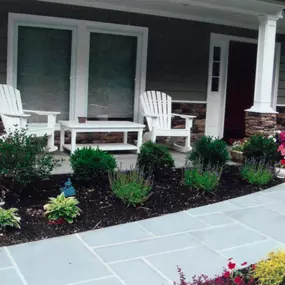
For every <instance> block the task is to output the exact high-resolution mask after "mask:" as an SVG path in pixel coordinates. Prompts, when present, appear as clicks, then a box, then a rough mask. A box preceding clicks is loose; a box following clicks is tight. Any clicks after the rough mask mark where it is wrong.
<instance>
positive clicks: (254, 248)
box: [220, 240, 285, 264]
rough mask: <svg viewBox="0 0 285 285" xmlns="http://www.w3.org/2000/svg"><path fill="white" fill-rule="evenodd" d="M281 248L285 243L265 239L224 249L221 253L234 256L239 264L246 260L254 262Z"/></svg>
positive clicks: (229, 256)
mask: <svg viewBox="0 0 285 285" xmlns="http://www.w3.org/2000/svg"><path fill="white" fill-rule="evenodd" d="M280 248H285V246H284V244H282V243H279V242H277V241H274V240H264V241H261V242H256V243H254V244H249V245H246V246H240V247H236V248H233V249H228V250H222V251H221V252H220V253H221V254H223V255H225V256H226V257H227V258H232V257H233V256H234V259H235V261H236V262H237V263H238V264H241V263H243V262H245V261H246V262H247V263H248V264H253V263H255V262H257V261H259V260H261V259H262V258H264V257H265V256H266V255H267V254H268V253H269V252H270V251H272V250H277V249H280Z"/></svg>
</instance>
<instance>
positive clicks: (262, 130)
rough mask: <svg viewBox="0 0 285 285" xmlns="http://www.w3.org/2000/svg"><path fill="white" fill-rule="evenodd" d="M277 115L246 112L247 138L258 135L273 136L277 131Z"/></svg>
mask: <svg viewBox="0 0 285 285" xmlns="http://www.w3.org/2000/svg"><path fill="white" fill-rule="evenodd" d="M276 115H277V114H265V113H254V112H245V137H250V136H252V135H256V134H265V135H270V134H272V131H274V130H275V129H276Z"/></svg>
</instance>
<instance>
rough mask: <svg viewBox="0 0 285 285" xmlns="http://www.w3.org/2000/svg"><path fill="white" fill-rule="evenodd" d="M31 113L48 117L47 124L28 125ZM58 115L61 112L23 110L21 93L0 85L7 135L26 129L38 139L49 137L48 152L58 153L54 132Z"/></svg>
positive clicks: (0, 112) (3, 120)
mask: <svg viewBox="0 0 285 285" xmlns="http://www.w3.org/2000/svg"><path fill="white" fill-rule="evenodd" d="M29 113H30V114H32V113H34V114H37V115H39V116H47V123H43V124H39V126H32V125H30V124H27V119H28V117H30V116H31V115H30V114H29ZM58 114H60V112H46V111H34V110H23V107H22V100H21V94H20V91H19V90H17V89H16V88H14V87H12V86H9V85H0V116H1V119H2V122H3V125H4V128H5V131H6V133H9V132H13V131H15V130H16V129H21V128H24V129H26V130H27V134H28V135H36V136H38V137H43V136H45V135H47V137H48V143H47V148H48V151H50V152H52V151H56V150H57V147H56V146H55V145H54V131H55V123H56V116H57V115H58Z"/></svg>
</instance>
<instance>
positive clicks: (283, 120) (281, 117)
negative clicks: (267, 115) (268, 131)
mask: <svg viewBox="0 0 285 285" xmlns="http://www.w3.org/2000/svg"><path fill="white" fill-rule="evenodd" d="M276 111H277V112H278V114H277V126H276V129H277V130H280V131H283V130H285V106H284V107H281V106H277V107H276Z"/></svg>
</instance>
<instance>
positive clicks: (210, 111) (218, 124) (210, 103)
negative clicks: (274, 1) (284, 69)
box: [205, 33, 281, 138]
mask: <svg viewBox="0 0 285 285" xmlns="http://www.w3.org/2000/svg"><path fill="white" fill-rule="evenodd" d="M231 41H234V42H246V43H253V44H257V43H258V41H257V39H252V38H244V37H236V36H230V35H224V34H216V33H211V39H210V51H209V69H208V88H207V90H208V91H207V111H206V130H205V133H206V135H210V136H214V137H220V138H222V137H223V134H224V123H225V107H226V97H227V79H228V57H229V45H230V42H231ZM214 47H220V48H221V61H220V76H219V88H218V89H219V90H218V92H214V91H212V90H211V85H212V74H213V70H212V67H213V48H214ZM275 52H276V55H275V72H274V79H273V82H274V84H273V86H272V103H273V107H274V108H276V101H277V95H278V83H279V66H280V54H281V43H278V42H277V43H276V48H275ZM275 97H276V98H275Z"/></svg>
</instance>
